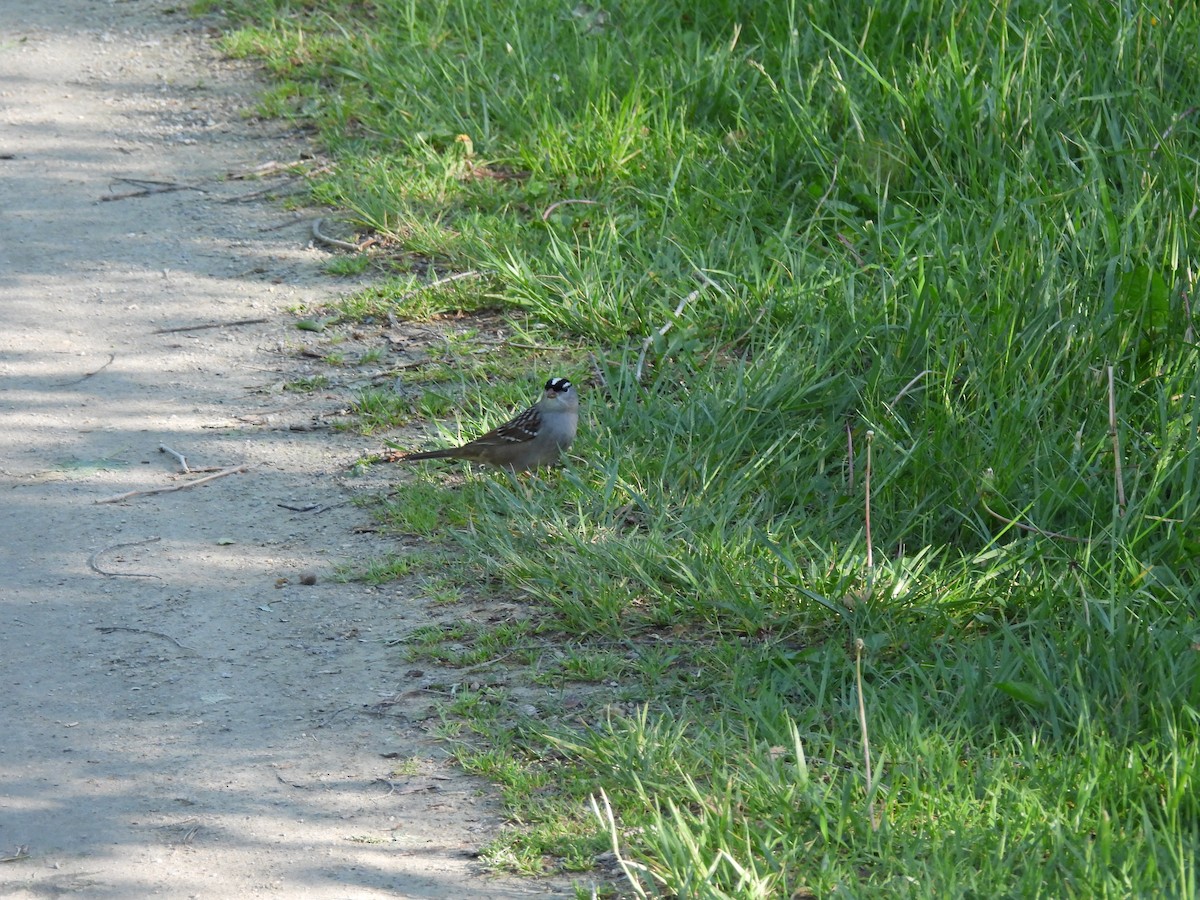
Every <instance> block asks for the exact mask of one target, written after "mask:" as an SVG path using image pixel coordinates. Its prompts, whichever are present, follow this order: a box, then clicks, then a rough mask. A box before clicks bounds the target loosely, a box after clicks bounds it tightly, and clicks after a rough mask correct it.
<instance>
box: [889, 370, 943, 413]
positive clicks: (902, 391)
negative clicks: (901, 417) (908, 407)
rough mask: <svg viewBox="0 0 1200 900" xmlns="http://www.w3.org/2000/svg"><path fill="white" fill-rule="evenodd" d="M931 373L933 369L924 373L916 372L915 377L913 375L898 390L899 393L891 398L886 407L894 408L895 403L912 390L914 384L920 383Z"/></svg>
mask: <svg viewBox="0 0 1200 900" xmlns="http://www.w3.org/2000/svg"><path fill="white" fill-rule="evenodd" d="M932 371H933V369H926V370H925V371H924V372H918V373H917V374H916V375H914V376H913V379H912V381H910V382H909V383H908V384H906V385H905V386H904V387H902V388H900V392H899V393H898V394H896V396H895V397H893V398H892V402H891V403H889V404H888V406H895V405H896V404H897V403H899V402H900V399H901V398H902V397H903V396H904V395H905V394H907V393H908V392H909V391H910V390H912V388H913V387H914V386H915V385H916V383H917V382H918V381H920V380H921V379H922V378H924V377H925V376H926V375H928V374H930V373H931V372H932Z"/></svg>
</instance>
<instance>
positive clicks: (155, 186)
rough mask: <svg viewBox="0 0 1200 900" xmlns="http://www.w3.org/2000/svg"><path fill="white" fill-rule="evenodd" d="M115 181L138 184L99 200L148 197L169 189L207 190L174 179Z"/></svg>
mask: <svg viewBox="0 0 1200 900" xmlns="http://www.w3.org/2000/svg"><path fill="white" fill-rule="evenodd" d="M115 180H116V181H123V182H125V183H126V184H135V185H140V187H139V188H138V189H137V190H136V191H126V192H125V193H123V194H106V195H105V196H103V197H101V198H100V200H101V201H102V202H103V201H108V200H127V199H129V198H130V197H148V196H150V195H151V194H167V193H170V192H171V191H199V192H200V193H201V194H207V193H208V191H206V190H204V188H199V187H195V186H194V185H190V184H178V183H176V182H174V181H154V180H152V179H149V178H121V177H118V178H116V179H115Z"/></svg>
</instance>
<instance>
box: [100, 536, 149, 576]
mask: <svg viewBox="0 0 1200 900" xmlns="http://www.w3.org/2000/svg"><path fill="white" fill-rule="evenodd" d="M161 540H162V538H160V537H152V538H146V540H144V541H129V542H128V543H125V544H113V545H112V546H111V547H103V548H101V549H100V550H97V551H96V552H95V553H93V554H92V555H91V556H89V557H88V568H89V569H91V570H92V571H93V572H95V573H96V574H97V575H107V576H109V577H110V578H111V577H114V576H120V577H122V578H159V579H160V580H161V578H160V576H158V575H146V574H144V573H142V572H110V571H108V569H102V568H100V564H99V563H97V562H96V560H98V559H99V558H100V557H101V556H103V555H104V554H105V553H110V552H111V551H113V550H120V549H122V548H123V547H142V546H144V545H146V544H157V543H158V542H159V541H161Z"/></svg>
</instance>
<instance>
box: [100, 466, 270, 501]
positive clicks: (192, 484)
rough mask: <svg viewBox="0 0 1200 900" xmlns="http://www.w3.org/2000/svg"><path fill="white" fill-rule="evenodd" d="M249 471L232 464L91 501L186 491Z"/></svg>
mask: <svg viewBox="0 0 1200 900" xmlns="http://www.w3.org/2000/svg"><path fill="white" fill-rule="evenodd" d="M248 471H250V466H234V467H233V468H230V469H222V470H221V471H220V472H217V473H215V474H213V475H207V476H205V477H204V478H197V479H196V480H195V481H189V482H187V483H185V484H176V485H172V486H171V487H161V488H147V489H146V490H144V491H126V492H125V493H124V494H117V495H116V496H115V497H102V498H101V499H99V500H94V501H92V502H93V503H95V504H100V503H120V502H121V501H122V500H130V499H132V498H133V497H148V496H150V495H151V494H171V493H174V492H175V491H186V490H187V489H188V488H194V487H198V486H199V485H202V484H207V483H208V482H210V481H216V480H217V479H218V478H224V477H225V476H226V475H240V474H241V473H243V472H248Z"/></svg>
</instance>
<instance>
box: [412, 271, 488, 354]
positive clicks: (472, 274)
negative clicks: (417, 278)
mask: <svg viewBox="0 0 1200 900" xmlns="http://www.w3.org/2000/svg"><path fill="white" fill-rule="evenodd" d="M482 277H483V273H482V272H476V271H475V270H474V269H471V270H470V271H467V272H455V273H454V274H453V275H447V276H446V277H444V278H439V279H437V280H436V281H431V282H429V283H428V284H423V285H421V286H420V287H416V288H413V289H412V290H411V291H406V292H405V293H403V294H401V295H400V296H399V297H397V298H396V300H395V301H393V303H392V305H393V306H399V305H400V304H401V303H403V302H404V301H405V300H411V299H412V298H413V297H415V296H417V294H421V293H424V292H425V291H431V290H433V289H434V288H439V287H441V286H442V285H443V284H451V283H453V282H455V281H462V280H463V279H464V278H482ZM438 336H439V337H443V338H444V337H445V335H438Z"/></svg>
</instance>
